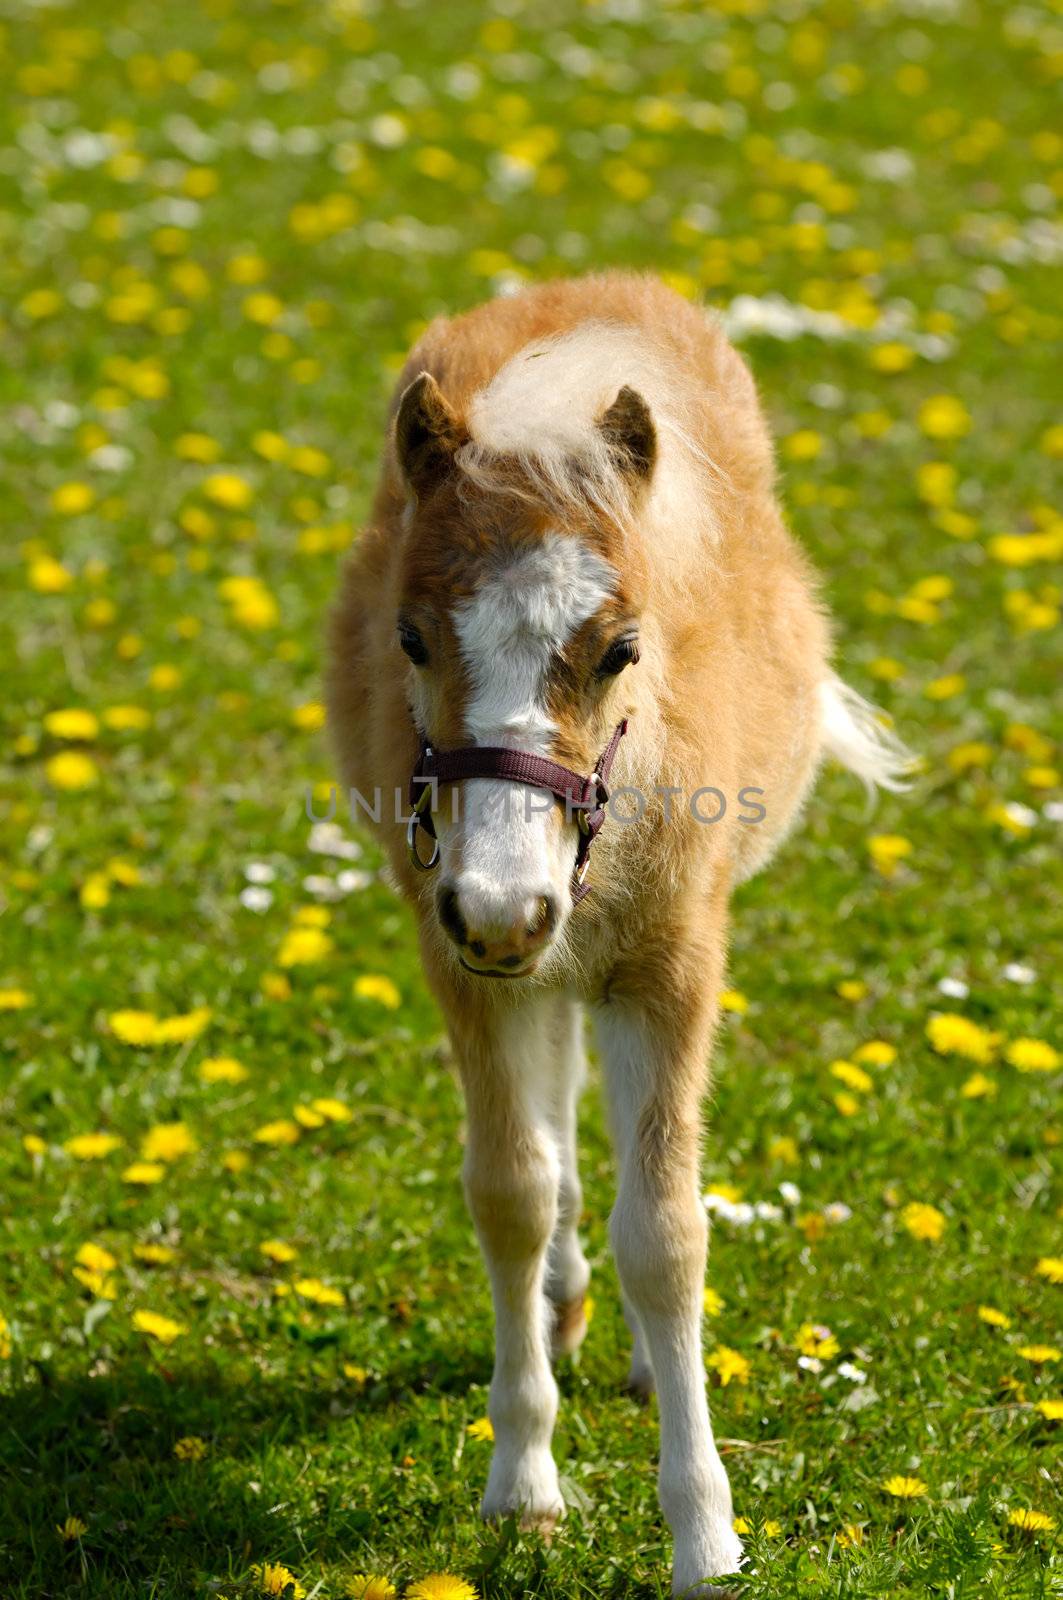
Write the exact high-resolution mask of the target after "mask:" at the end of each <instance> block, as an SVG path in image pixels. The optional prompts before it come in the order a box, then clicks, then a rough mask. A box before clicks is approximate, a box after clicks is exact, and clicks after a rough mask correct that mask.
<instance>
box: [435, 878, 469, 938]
mask: <svg viewBox="0 0 1063 1600" xmlns="http://www.w3.org/2000/svg"><path fill="white" fill-rule="evenodd" d="M436 908H437V910H438V912H439V920H440V922H441V923H442V924H443V926H444V928H445V929H446V930H447V932H448V933H449V934H450V937H451V938H452V939H453V940H454V943H455V944H464V943H465V940H466V938H467V937H468V935H467V933H466V928H465V919H464V917H463V916H462V914H461V912H460V910H459V909H458V896H457V891H456V890H454V889H451V888H449V887H447V886H444V887H443V888H442V889H440V891H439V899H438V900H437V902H436Z"/></svg>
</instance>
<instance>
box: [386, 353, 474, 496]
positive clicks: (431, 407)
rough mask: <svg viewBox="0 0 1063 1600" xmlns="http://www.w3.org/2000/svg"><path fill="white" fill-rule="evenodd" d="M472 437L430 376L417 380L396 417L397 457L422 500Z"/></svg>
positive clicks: (404, 395)
mask: <svg viewBox="0 0 1063 1600" xmlns="http://www.w3.org/2000/svg"><path fill="white" fill-rule="evenodd" d="M467 438H468V434H467V433H466V431H465V429H464V428H463V427H462V426H461V423H460V421H459V419H458V415H457V412H456V411H455V410H454V408H453V406H452V405H451V404H450V401H449V400H448V399H447V397H446V395H445V394H444V393H443V391H442V389H441V388H440V387H439V385H438V383H437V382H436V380H435V379H434V378H433V376H432V374H431V373H430V372H422V373H421V374H420V376H419V377H417V378H414V380H413V382H412V383H411V384H410V386H409V388H408V389H407V390H406V391H405V393H404V394H403V396H402V399H401V400H400V401H399V409H398V414H397V416H396V417H395V454H396V456H397V457H398V462H399V468H400V470H401V472H402V475H403V477H404V478H405V479H406V482H407V483H408V484H409V486H410V488H411V489H412V490H413V492H414V494H415V495H417V496H418V497H420V496H422V495H424V494H425V493H426V492H427V491H429V490H430V489H431V488H432V487H433V486H434V485H435V484H436V483H437V482H438V481H439V479H440V478H442V477H444V476H445V474H446V473H447V472H449V470H450V466H451V462H452V460H453V456H454V452H455V450H457V449H458V448H459V446H460V445H462V444H464V443H465V441H466V439H467Z"/></svg>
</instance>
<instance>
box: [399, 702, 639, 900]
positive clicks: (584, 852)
mask: <svg viewBox="0 0 1063 1600" xmlns="http://www.w3.org/2000/svg"><path fill="white" fill-rule="evenodd" d="M626 732H627V719H626V718H625V720H624V721H623V722H618V723H617V725H616V727H615V729H614V730H613V737H612V738H611V739H610V740H609V743H608V744H607V745H606V747H605V749H604V750H603V751H602V753H601V755H600V756H599V757H598V763H597V766H596V767H595V770H594V771H593V772H592V773H591V775H590V777H589V778H585V777H584V776H583V775H582V773H579V772H573V771H572V769H571V767H563V766H561V765H560V764H559V763H558V762H557V761H548V760H547V758H546V757H545V756H535V755H529V754H528V752H527V751H525V750H506V749H500V748H498V747H494V746H490V745H484V746H480V745H467V746H466V747H465V748H464V749H462V750H433V749H432V747H431V745H430V744H429V743H428V740H427V739H426V738H425V737H424V735H423V734H422V736H421V748H420V751H419V753H418V756H417V762H416V765H415V766H414V769H413V773H412V774H411V777H410V791H409V802H410V809H411V816H410V820H409V822H408V824H407V827H406V848H407V849H408V850H409V852H410V860H411V861H412V862H413V865H414V866H415V867H416V868H417V869H418V871H420V872H431V871H432V868H433V867H435V866H436V865H437V864H438V862H439V840H438V839H437V837H436V828H435V823H434V821H433V820H432V785H433V784H436V785H438V784H441V783H462V782H464V781H465V780H466V779H469V778H502V779H503V780H504V781H505V782H507V783H524V784H527V785H528V786H529V787H530V788H532V789H544V790H545V791H546V792H547V793H548V794H552V795H553V797H554V799H555V800H557V801H559V802H560V803H561V804H562V805H563V806H564V808H565V812H566V815H568V814H571V813H572V812H575V814H576V823H577V825H578V827H579V842H578V844H577V846H576V861H575V865H574V867H573V869H572V899H573V903H574V904H577V905H578V904H579V902H580V901H581V900H582V899H583V898H584V897H585V896H586V895H588V894H590V892H591V886H590V884H589V883H586V882H585V881H584V880H585V879H586V876H587V868H588V866H589V865H590V853H591V845H592V844H593V843H594V841H595V839H596V838H597V837H598V835H599V833H600V832H601V829H602V824H603V823H604V821H605V817H606V811H605V807H606V803H607V802H608V799H609V790H608V789H607V788H606V784H607V783H608V781H609V774H610V772H611V771H612V767H613V761H614V759H615V757H616V752H617V750H618V749H619V748H620V741H621V739H622V738H623V737H624V735H625V733H626ZM419 832H422V833H426V834H427V835H428V837H429V838H430V839H431V840H432V854H431V856H430V857H429V859H428V860H427V861H423V860H422V859H421V857H420V855H419V853H418V849H417V836H418V833H419Z"/></svg>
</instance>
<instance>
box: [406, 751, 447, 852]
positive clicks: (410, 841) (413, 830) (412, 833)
mask: <svg viewBox="0 0 1063 1600" xmlns="http://www.w3.org/2000/svg"><path fill="white" fill-rule="evenodd" d="M429 753H431V752H429ZM431 800H432V785H431V783H426V784H425V786H424V788H423V789H422V791H421V795H420V798H419V799H418V801H417V804H416V805H415V806H414V808H413V811H412V813H411V814H410V820H409V822H408V823H407V824H406V849H407V851H408V852H409V856H410V860H411V862H412V863H413V865H414V866H415V867H416V868H417V870H418V872H431V870H432V868H433V867H434V866H436V865H437V864H438V861H439V840H438V839H437V838H436V836H435V834H434V833H433V835H432V854H431V857H430V858H429V860H427V861H422V860H421V857H420V855H419V854H418V852H417V835H418V833H419V832H420V830H421V818H422V815H423V813H424V812H425V811H427V810H428V809H429V806H430V804H431ZM425 832H426V833H427V832H428V830H427V828H426V829H425Z"/></svg>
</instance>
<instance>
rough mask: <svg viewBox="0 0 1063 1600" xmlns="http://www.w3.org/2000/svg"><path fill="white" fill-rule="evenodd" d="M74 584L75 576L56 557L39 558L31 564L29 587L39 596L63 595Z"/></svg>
mask: <svg viewBox="0 0 1063 1600" xmlns="http://www.w3.org/2000/svg"><path fill="white" fill-rule="evenodd" d="M73 582H74V574H73V573H72V572H71V571H70V570H69V569H68V568H67V567H64V566H63V564H62V562H61V561H57V560H56V559H55V557H54V556H38V557H37V558H36V560H34V561H31V562H30V566H29V585H30V588H31V589H34V590H36V592H37V593H38V594H63V593H64V592H65V591H66V590H67V589H69V588H70V586H71V584H72V583H73Z"/></svg>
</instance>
